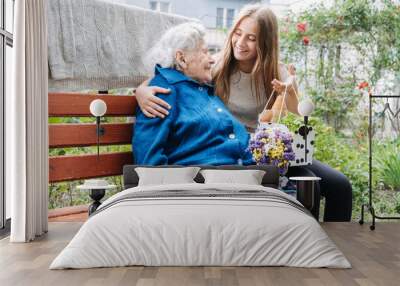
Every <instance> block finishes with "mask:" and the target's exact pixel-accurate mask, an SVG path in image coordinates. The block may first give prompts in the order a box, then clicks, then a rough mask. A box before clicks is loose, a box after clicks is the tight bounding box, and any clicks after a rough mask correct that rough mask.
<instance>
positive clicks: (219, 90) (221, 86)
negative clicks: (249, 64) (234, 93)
mask: <svg viewBox="0 0 400 286" xmlns="http://www.w3.org/2000/svg"><path fill="white" fill-rule="evenodd" d="M246 17H250V18H252V19H254V20H255V21H256V23H257V34H256V49H257V58H256V61H255V63H254V67H253V70H252V71H251V81H252V86H254V88H255V96H256V100H257V102H261V94H262V92H261V91H262V89H263V90H264V93H265V96H266V97H267V98H268V97H269V96H270V95H271V93H272V85H271V81H272V80H273V79H274V78H276V79H278V80H281V78H280V75H279V70H278V61H279V36H278V21H277V18H276V16H275V14H274V12H272V10H271V9H269V8H268V7H266V6H263V5H259V4H252V5H247V6H245V7H243V9H242V10H241V11H240V13H239V15H238V17H237V18H236V20H235V23H234V25H233V28H232V30H231V31H230V33H229V35H228V38H227V40H226V43H225V47H224V50H223V58H221V59H220V62H219V63H217V65H216V69H215V72H214V74H213V80H214V84H215V86H216V89H215V92H216V94H217V95H218V96H219V97H220V98H221V99H222V100H223V101H224V102H225V103H227V102H228V101H229V95H230V80H231V77H232V75H233V74H234V73H235V72H236V71H237V70H238V62H237V60H236V59H235V58H234V55H233V46H232V36H233V34H234V32H235V30H236V29H237V27H238V26H239V24H240V23H241V21H242V20H243V19H244V18H246ZM252 92H253V91H252ZM253 95H254V93H253ZM272 96H273V98H271V100H270V101H269V104H268V107H267V108H271V107H272V105H273V103H274V101H275V99H276V96H277V95H276V94H275V93H274V94H273V95H272Z"/></svg>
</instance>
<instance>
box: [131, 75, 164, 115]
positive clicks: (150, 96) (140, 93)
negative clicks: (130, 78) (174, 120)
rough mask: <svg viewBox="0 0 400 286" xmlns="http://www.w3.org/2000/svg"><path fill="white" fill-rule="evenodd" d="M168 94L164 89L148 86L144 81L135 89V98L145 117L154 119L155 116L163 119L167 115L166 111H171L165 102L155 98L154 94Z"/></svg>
mask: <svg viewBox="0 0 400 286" xmlns="http://www.w3.org/2000/svg"><path fill="white" fill-rule="evenodd" d="M170 92H171V91H170V90H169V89H166V88H162V87H158V86H148V85H147V81H145V82H144V83H142V84H141V85H140V86H139V87H138V88H137V89H136V92H135V96H136V100H137V102H138V104H139V107H140V109H141V110H142V112H143V114H144V115H145V116H147V117H150V118H154V117H156V116H157V117H160V118H164V117H165V116H166V115H168V114H169V112H168V109H171V106H170V105H169V104H168V103H167V102H166V101H164V100H162V99H161V98H159V97H157V96H155V94H156V93H163V94H168V93H170Z"/></svg>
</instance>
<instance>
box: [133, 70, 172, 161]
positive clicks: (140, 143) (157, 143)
mask: <svg viewBox="0 0 400 286" xmlns="http://www.w3.org/2000/svg"><path fill="white" fill-rule="evenodd" d="M150 84H151V85H155V86H159V87H164V88H169V89H170V90H171V92H170V93H169V94H156V96H158V97H159V98H161V99H163V100H165V101H166V102H168V103H169V105H170V106H171V109H170V110H169V114H168V115H167V116H166V117H165V118H159V117H156V118H149V117H146V116H145V115H144V114H143V112H142V111H141V110H140V108H137V110H136V124H135V126H134V135H133V139H132V151H133V154H134V158H135V163H136V164H138V165H168V157H167V156H166V154H165V147H166V145H167V142H168V137H169V134H170V132H171V130H172V128H173V124H174V122H175V117H176V109H177V106H176V97H177V94H176V91H175V89H174V87H173V86H171V85H170V84H168V83H167V82H166V81H165V80H164V79H163V78H162V77H160V76H158V77H157V76H156V77H155V78H154V79H153V80H152V81H151V82H150Z"/></svg>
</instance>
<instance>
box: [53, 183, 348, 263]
mask: <svg viewBox="0 0 400 286" xmlns="http://www.w3.org/2000/svg"><path fill="white" fill-rule="evenodd" d="M175 190H176V192H174V191H175ZM194 193H196V194H199V195H198V196H192V195H191V194H194ZM157 194H160V195H159V196H158V195H157ZM165 194H172V195H171V196H170V195H165ZM219 194H221V195H219ZM222 194H224V195H222ZM127 265H145V266H195V265H197V266H200V265H202V266H211V265H214V266H244V265H246V266H293V267H332V268H350V267H351V266H350V263H349V262H348V261H347V259H346V258H345V257H344V255H343V254H342V252H341V251H340V250H339V249H338V248H337V247H336V245H335V244H334V243H333V242H332V241H331V239H330V238H329V237H328V236H327V234H326V233H325V232H324V230H323V229H322V228H321V227H320V225H319V223H318V222H317V221H316V220H315V219H314V218H313V217H312V216H311V215H310V214H309V213H308V212H307V211H305V210H304V208H303V207H302V206H301V205H300V204H299V203H298V202H297V201H296V200H295V199H294V198H292V197H290V196H288V195H286V194H284V193H283V192H280V191H278V190H276V189H273V188H269V187H263V186H255V185H241V184H198V183H192V184H174V185H164V186H161V185H157V186H142V187H134V188H130V189H127V190H125V191H123V192H121V193H118V194H116V195H114V196H113V197H111V198H109V199H108V200H106V201H105V202H104V203H103V204H102V205H101V206H100V207H99V209H98V211H97V212H96V214H95V215H93V216H92V217H90V218H89V220H88V221H87V222H86V223H85V224H84V225H83V226H82V227H81V229H80V230H79V232H78V233H77V234H76V236H75V237H74V238H73V239H72V241H71V242H70V243H69V244H68V246H67V247H66V248H65V249H64V250H63V251H62V252H61V253H60V254H59V255H58V256H57V257H56V259H55V260H54V261H53V262H52V264H51V266H50V269H63V268H91V267H113V266H127Z"/></svg>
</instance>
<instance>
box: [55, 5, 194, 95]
mask: <svg viewBox="0 0 400 286" xmlns="http://www.w3.org/2000/svg"><path fill="white" fill-rule="evenodd" d="M189 20H193V19H189V18H186V17H182V16H177V15H172V14H165V13H159V12H154V11H151V10H147V9H143V8H139V7H135V6H127V5H121V4H114V3H110V2H105V1H101V0H79V1H78V0H49V1H48V57H49V89H50V91H77V90H83V89H92V88H93V89H98V90H100V89H111V88H120V87H134V86H137V85H138V83H141V82H142V81H143V80H144V79H145V78H146V77H148V75H149V67H145V65H144V63H143V60H142V59H143V56H144V54H145V53H146V51H148V50H149V49H150V48H151V47H152V46H153V45H154V43H155V42H157V40H158V39H159V38H160V36H161V35H162V33H163V32H164V31H165V30H167V29H168V28H170V27H171V26H174V25H177V24H180V23H183V22H185V21H189Z"/></svg>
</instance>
